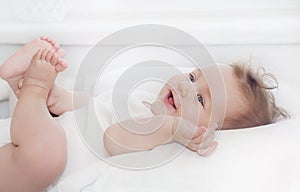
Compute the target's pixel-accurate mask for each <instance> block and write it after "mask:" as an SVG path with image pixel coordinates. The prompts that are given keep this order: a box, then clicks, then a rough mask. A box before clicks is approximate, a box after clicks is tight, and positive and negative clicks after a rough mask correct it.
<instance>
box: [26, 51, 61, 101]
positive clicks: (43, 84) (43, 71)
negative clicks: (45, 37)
mask: <svg viewBox="0 0 300 192" xmlns="http://www.w3.org/2000/svg"><path fill="white" fill-rule="evenodd" d="M66 67H67V66H66V64H65V63H64V62H63V61H62V60H61V59H60V58H59V55H58V54H57V53H54V52H52V51H50V50H47V49H40V50H38V52H37V53H36V54H35V55H34V56H33V57H32V60H31V62H30V65H29V68H28V70H27V71H26V73H25V74H24V82H23V85H22V88H23V87H28V86H33V87H35V88H36V89H40V90H42V92H45V93H46V94H47V96H48V94H49V92H50V90H51V88H52V86H53V84H54V82H55V79H56V76H57V74H58V72H61V71H64V70H65V69H66ZM21 94H22V89H21Z"/></svg>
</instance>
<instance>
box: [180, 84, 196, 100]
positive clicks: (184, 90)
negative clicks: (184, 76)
mask: <svg viewBox="0 0 300 192" xmlns="http://www.w3.org/2000/svg"><path fill="white" fill-rule="evenodd" d="M192 89H193V87H192V85H191V83H189V82H184V81H182V82H180V83H179V85H178V91H179V94H180V96H181V97H186V96H187V95H188V94H189V93H190V92H191V90H192Z"/></svg>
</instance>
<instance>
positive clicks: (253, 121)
mask: <svg viewBox="0 0 300 192" xmlns="http://www.w3.org/2000/svg"><path fill="white" fill-rule="evenodd" d="M231 67H232V68H233V73H234V75H235V78H236V79H237V82H238V86H239V88H240V91H241V97H242V98H241V99H242V102H243V104H244V106H243V107H242V110H240V112H239V113H238V114H235V115H230V116H229V117H227V118H226V117H225V121H224V125H225V126H226V124H227V126H229V127H227V128H246V127H254V126H260V125H266V124H270V123H274V122H276V121H278V120H281V119H285V118H290V116H289V114H288V113H287V111H286V110H285V109H283V108H281V107H279V106H277V104H276V102H275V98H274V95H273V93H272V92H271V90H272V89H276V88H278V82H277V80H276V78H275V76H274V75H273V74H271V73H266V72H265V69H264V68H262V67H258V68H257V69H256V70H254V69H253V67H251V64H250V63H246V62H237V63H233V64H231ZM223 128H224V127H223Z"/></svg>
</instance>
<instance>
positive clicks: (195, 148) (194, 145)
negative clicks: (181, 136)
mask: <svg viewBox="0 0 300 192" xmlns="http://www.w3.org/2000/svg"><path fill="white" fill-rule="evenodd" d="M187 148H188V149H190V150H192V151H198V150H199V145H197V144H189V145H188V146H187Z"/></svg>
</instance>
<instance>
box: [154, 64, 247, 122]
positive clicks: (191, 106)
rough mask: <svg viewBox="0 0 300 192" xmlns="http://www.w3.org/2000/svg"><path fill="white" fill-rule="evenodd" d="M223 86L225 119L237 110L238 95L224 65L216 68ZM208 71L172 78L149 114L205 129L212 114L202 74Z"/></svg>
mask: <svg viewBox="0 0 300 192" xmlns="http://www.w3.org/2000/svg"><path fill="white" fill-rule="evenodd" d="M219 69H220V71H221V74H222V76H223V81H224V84H225V92H226V93H225V95H226V98H225V100H224V101H225V102H226V106H227V107H226V109H225V116H226V115H227V114H234V113H235V112H236V111H238V110H240V105H241V102H240V91H239V88H238V85H237V82H236V79H235V77H234V74H233V70H232V68H231V67H230V66H228V65H219ZM209 70H210V69H209V67H207V68H205V69H203V70H202V71H201V70H200V69H195V70H194V71H192V72H191V73H187V74H180V75H176V76H174V77H172V78H171V79H170V80H169V81H168V82H167V83H166V84H165V85H164V86H163V88H162V89H161V91H160V93H159V95H158V98H157V101H156V102H155V103H154V104H153V105H152V107H151V110H152V112H153V113H154V114H156V115H171V116H182V117H184V118H186V119H188V120H190V121H192V122H195V121H197V124H198V125H199V126H207V125H208V123H209V121H210V118H211V112H212V97H211V91H210V88H209V85H208V81H207V80H206V78H205V76H204V74H203V73H206V71H207V72H208V71H209Z"/></svg>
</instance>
